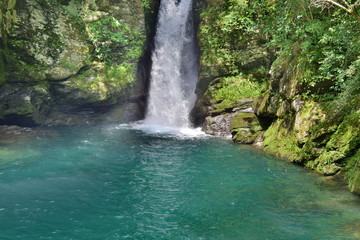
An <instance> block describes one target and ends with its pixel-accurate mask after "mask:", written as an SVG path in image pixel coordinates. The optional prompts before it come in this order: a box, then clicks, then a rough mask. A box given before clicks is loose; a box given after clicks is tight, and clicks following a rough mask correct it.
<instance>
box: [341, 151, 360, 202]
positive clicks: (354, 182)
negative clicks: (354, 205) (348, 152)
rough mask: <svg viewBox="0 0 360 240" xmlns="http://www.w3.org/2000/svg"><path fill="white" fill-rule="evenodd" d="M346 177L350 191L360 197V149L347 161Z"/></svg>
mask: <svg viewBox="0 0 360 240" xmlns="http://www.w3.org/2000/svg"><path fill="white" fill-rule="evenodd" d="M345 175H346V179H347V181H348V184H349V188H350V191H351V192H353V193H356V194H358V195H360V149H358V150H357V151H356V153H355V154H354V155H353V156H352V157H350V158H349V159H347V161H346V166H345Z"/></svg>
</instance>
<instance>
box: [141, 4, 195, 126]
mask: <svg viewBox="0 0 360 240" xmlns="http://www.w3.org/2000/svg"><path fill="white" fill-rule="evenodd" d="M192 2H193V1H192V0H181V1H177V0H162V1H161V5H160V12H159V19H158V25H157V32H156V37H155V51H154V53H153V55H152V62H153V66H152V70H151V83H150V91H149V102H148V109H147V115H146V119H145V123H146V124H149V125H160V126H169V127H189V126H190V122H189V113H190V111H191V109H192V107H193V105H194V102H195V100H196V96H195V87H196V82H197V77H198V67H197V60H196V47H195V41H194V34H195V33H194V29H193V22H192V17H191V14H190V13H191V10H192Z"/></svg>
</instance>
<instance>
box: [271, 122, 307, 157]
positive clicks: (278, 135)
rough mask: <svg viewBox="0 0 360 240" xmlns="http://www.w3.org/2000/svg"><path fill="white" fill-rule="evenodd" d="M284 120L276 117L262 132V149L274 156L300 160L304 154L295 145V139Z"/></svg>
mask: <svg viewBox="0 0 360 240" xmlns="http://www.w3.org/2000/svg"><path fill="white" fill-rule="evenodd" d="M284 125H285V126H286V124H285V120H283V119H278V120H277V121H275V122H274V123H273V124H272V125H271V126H270V127H269V128H268V129H267V130H266V132H265V133H264V150H265V151H266V152H268V153H271V154H274V155H275V156H277V157H279V158H281V159H284V160H287V161H290V162H298V163H300V162H302V161H303V159H304V155H303V152H302V149H301V148H300V147H299V146H298V145H297V139H296V137H295V136H294V135H293V132H291V131H290V129H289V128H288V127H285V126H284Z"/></svg>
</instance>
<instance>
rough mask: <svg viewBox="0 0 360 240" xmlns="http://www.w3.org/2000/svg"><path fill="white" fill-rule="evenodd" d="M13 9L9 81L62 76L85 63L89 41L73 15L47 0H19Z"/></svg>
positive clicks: (76, 69) (70, 73)
mask: <svg viewBox="0 0 360 240" xmlns="http://www.w3.org/2000/svg"><path fill="white" fill-rule="evenodd" d="M16 10H17V12H18V19H17V22H16V26H17V27H16V28H14V31H12V34H11V41H9V49H10V50H11V51H12V54H13V55H14V57H12V58H11V62H10V64H9V67H10V68H11V69H10V70H9V73H10V77H9V79H10V81H12V82H28V81H41V80H44V79H45V78H46V79H49V80H55V81H57V80H64V79H67V78H69V77H71V76H73V75H75V74H76V73H77V72H78V71H79V70H80V69H81V68H83V67H84V66H86V64H87V62H88V59H89V57H90V50H91V45H90V44H89V43H88V41H87V35H86V34H85V25H84V24H81V22H79V21H78V20H77V19H76V17H75V16H73V15H71V14H70V13H69V12H67V11H66V10H65V9H64V8H63V7H62V6H61V5H60V4H58V3H56V2H55V1H49V0H40V1H30V0H24V2H21V3H20V1H19V2H17V5H16ZM22 66H25V67H22ZM14 73H16V74H14ZM26 76H28V77H26Z"/></svg>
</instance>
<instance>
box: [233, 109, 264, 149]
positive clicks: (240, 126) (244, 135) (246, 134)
mask: <svg viewBox="0 0 360 240" xmlns="http://www.w3.org/2000/svg"><path fill="white" fill-rule="evenodd" d="M230 129H231V134H232V136H233V137H232V139H233V141H234V142H238V143H244V144H251V143H253V142H254V141H255V139H256V138H257V137H258V136H259V134H260V132H261V131H262V127H261V125H260V122H259V120H258V118H257V117H256V115H255V114H254V113H248V112H241V113H237V114H235V115H234V116H233V117H232V119H231V124H230Z"/></svg>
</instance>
